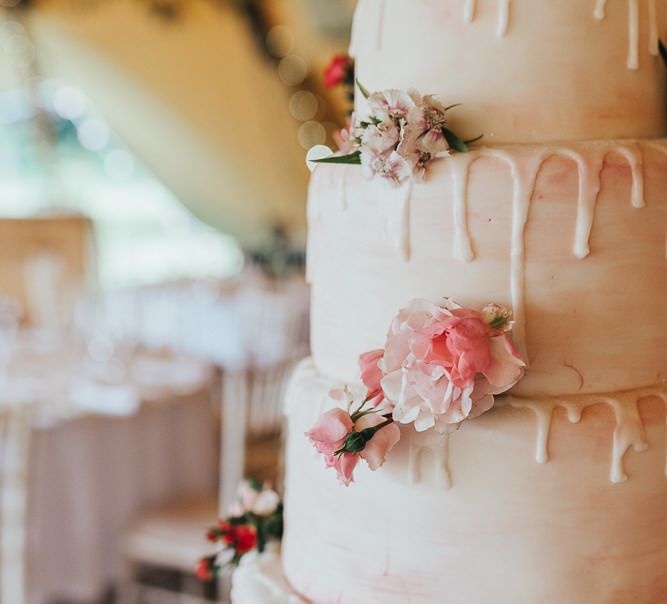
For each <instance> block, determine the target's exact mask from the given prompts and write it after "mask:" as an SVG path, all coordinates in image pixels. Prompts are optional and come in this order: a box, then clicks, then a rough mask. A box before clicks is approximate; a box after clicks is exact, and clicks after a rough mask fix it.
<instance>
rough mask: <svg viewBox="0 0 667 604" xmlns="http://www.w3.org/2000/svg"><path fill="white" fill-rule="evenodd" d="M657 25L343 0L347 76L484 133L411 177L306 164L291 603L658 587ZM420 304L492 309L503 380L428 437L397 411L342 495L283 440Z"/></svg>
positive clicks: (662, 156)
mask: <svg viewBox="0 0 667 604" xmlns="http://www.w3.org/2000/svg"><path fill="white" fill-rule="evenodd" d="M666 25H667V2H664V1H663V0H609V2H605V1H604V0H598V1H597V2H594V0H557V1H552V0H494V1H491V0H486V1H484V2H478V3H476V2H475V1H474V0H360V2H359V4H358V8H357V13H356V18H355V25H354V32H353V41H352V54H353V56H354V57H355V58H356V68H357V77H358V79H359V81H360V82H362V83H363V85H364V87H365V88H367V89H368V90H371V91H375V90H383V89H388V88H396V89H403V90H407V89H409V88H417V89H419V90H420V91H421V92H422V93H424V94H426V93H434V94H438V95H441V96H442V97H444V98H445V99H446V100H447V102H449V103H461V104H462V106H461V107H459V108H457V109H456V111H455V112H452V116H455V119H454V117H453V119H452V126H453V127H455V128H456V129H457V132H461V133H462V134H465V135H469V136H468V138H472V137H474V136H475V135H477V134H479V133H483V134H484V139H483V140H482V141H481V142H480V143H477V144H476V145H474V146H473V147H472V150H471V152H469V153H459V154H453V155H451V156H450V157H446V158H442V159H438V160H436V161H434V162H432V164H431V165H430V166H429V168H428V171H427V174H426V178H425V181H424V182H419V181H416V180H414V179H408V180H407V181H406V182H404V183H402V184H400V186H394V187H389V186H386V185H385V184H384V183H382V182H379V181H378V180H377V179H375V180H370V181H368V180H365V179H364V177H363V175H362V171H361V169H360V168H359V167H357V166H336V165H321V166H319V167H318V168H317V169H316V171H315V174H314V176H313V179H312V184H311V189H310V207H309V228H310V243H309V257H308V262H309V277H310V280H311V283H312V292H313V298H312V317H313V319H312V320H313V325H312V330H313V341H312V345H313V358H312V360H308V361H306V362H304V363H303V364H302V365H301V366H300V368H299V369H298V370H297V373H296V375H295V377H294V380H293V382H292V386H291V389H290V391H289V393H288V400H287V415H288V421H289V437H288V441H287V478H286V501H285V510H286V512H285V513H286V517H285V527H286V530H285V538H284V543H283V549H282V559H283V567H284V571H285V574H286V577H287V579H288V581H289V582H290V584H291V585H292V586H293V587H294V589H295V590H296V591H297V592H298V593H299V594H301V595H302V596H303V598H304V599H305V600H307V601H310V602H314V603H316V604H334V603H335V604H371V603H381V604H408V603H410V604H487V603H490V602H493V603H494V604H537V603H539V604H665V603H666V602H667V479H666V471H667V468H666V456H665V438H666V437H665V403H666V402H667V397H666V395H665V387H664V380H665V378H666V373H665V371H666V369H667V303H666V299H667V273H666V264H665V255H666V241H665V226H666V224H667V220H666V219H667V141H666V140H665V139H664V138H661V137H664V136H665V134H666V127H667V96H666V88H667V72H666V71H665V67H664V65H663V64H662V63H661V61H660V58H659V57H658V40H659V35H660V34H661V33H662V34H665V33H666V29H665V26H666ZM357 97H358V98H357V113H358V114H363V112H364V103H365V102H366V101H365V100H364V98H363V96H362V95H357ZM443 296H450V297H452V298H453V299H455V300H456V301H457V302H459V303H460V304H463V305H465V306H467V307H475V308H481V307H482V306H483V305H484V304H485V303H487V302H491V301H493V302H497V303H501V304H504V305H506V306H508V307H511V308H512V310H513V313H514V319H515V324H514V330H513V333H514V340H515V344H516V346H517V348H518V350H519V351H520V352H521V354H522V355H523V357H524V359H525V360H526V361H527V365H528V367H527V369H526V373H525V377H524V378H523V379H522V380H521V381H520V382H519V383H518V384H517V385H516V386H515V387H514V388H513V389H512V390H511V391H510V392H509V393H508V394H507V395H506V396H503V397H499V398H498V399H497V400H496V404H495V407H494V408H493V409H492V410H491V411H489V412H488V413H486V414H484V415H482V416H481V417H479V418H477V419H474V420H471V421H465V422H463V424H462V425H461V427H460V429H458V430H457V431H455V432H452V433H451V434H440V433H438V432H436V431H434V430H427V431H425V432H421V433H417V432H416V431H415V430H414V428H413V427H412V426H402V427H401V432H402V434H401V436H402V437H401V441H400V443H399V444H398V445H397V447H396V449H395V451H394V452H393V453H392V456H391V458H390V459H389V461H388V462H387V463H386V465H385V466H384V467H383V468H382V469H381V471H377V472H373V473H372V472H369V471H368V470H367V468H365V467H364V468H361V467H360V468H359V469H358V470H357V476H356V482H355V484H354V485H352V486H350V487H347V488H346V487H345V486H343V485H341V484H340V483H339V482H338V481H337V479H336V475H335V473H334V472H331V471H329V470H325V469H324V464H323V461H322V458H321V456H319V455H318V454H317V453H316V452H315V451H314V449H313V447H312V444H311V443H310V442H309V441H308V439H307V438H306V437H305V436H304V432H306V431H308V430H309V429H311V428H312V426H313V425H314V424H315V422H316V420H317V418H318V416H319V415H320V414H321V413H322V412H323V411H325V410H326V409H327V407H328V406H331V405H332V404H333V403H332V401H331V399H330V397H329V396H328V394H327V393H328V392H329V390H330V389H331V388H334V387H340V386H341V385H343V384H346V383H347V384H351V385H354V384H359V369H358V366H357V360H358V356H359V354H360V353H362V352H364V351H367V350H371V349H373V348H378V347H381V346H382V345H383V342H384V338H385V334H386V331H387V326H388V325H389V324H390V322H391V319H392V317H394V316H395V314H396V312H397V311H398V310H399V309H400V308H403V307H405V305H406V304H407V303H408V302H409V301H410V300H411V299H413V298H425V299H428V300H431V301H433V302H437V301H439V300H441V299H442V298H443ZM353 389H354V386H353Z"/></svg>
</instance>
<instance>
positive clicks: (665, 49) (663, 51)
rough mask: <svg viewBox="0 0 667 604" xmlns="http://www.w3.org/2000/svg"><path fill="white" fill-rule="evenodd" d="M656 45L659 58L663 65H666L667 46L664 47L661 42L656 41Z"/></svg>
mask: <svg viewBox="0 0 667 604" xmlns="http://www.w3.org/2000/svg"><path fill="white" fill-rule="evenodd" d="M658 45H659V47H660V56H661V57H662V60H663V61H664V62H665V65H667V46H665V45H664V43H663V41H662V40H658Z"/></svg>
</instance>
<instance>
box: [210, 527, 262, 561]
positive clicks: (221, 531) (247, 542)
mask: <svg viewBox="0 0 667 604" xmlns="http://www.w3.org/2000/svg"><path fill="white" fill-rule="evenodd" d="M206 536H207V538H208V540H209V541H212V542H213V543H216V542H217V541H222V543H224V544H225V545H226V546H227V547H229V548H232V549H233V550H234V553H235V554H236V555H237V556H242V555H243V554H247V553H248V552H249V551H250V550H253V549H255V547H256V546H257V529H256V528H255V527H254V526H252V525H251V524H239V525H234V524H231V523H230V522H228V521H226V520H221V521H220V522H219V523H218V526H217V528H215V529H211V530H209V531H208V533H207V535H206Z"/></svg>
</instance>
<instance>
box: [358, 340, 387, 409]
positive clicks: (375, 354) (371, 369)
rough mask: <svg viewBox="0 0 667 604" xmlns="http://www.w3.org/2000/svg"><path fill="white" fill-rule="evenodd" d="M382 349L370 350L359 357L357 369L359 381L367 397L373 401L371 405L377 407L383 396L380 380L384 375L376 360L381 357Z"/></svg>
mask: <svg viewBox="0 0 667 604" xmlns="http://www.w3.org/2000/svg"><path fill="white" fill-rule="evenodd" d="M383 355H384V350H382V349H378V350H371V351H369V352H366V353H364V354H362V355H361V356H360V357H359V369H360V370H361V381H362V382H363V383H364V386H366V389H367V391H368V396H367V399H368V400H369V401H373V406H374V407H377V406H378V405H379V404H380V403H381V402H382V399H383V398H384V397H383V396H382V387H381V386H380V382H381V381H382V378H383V377H384V373H383V372H382V369H380V367H379V365H378V362H379V361H380V359H382V356H383Z"/></svg>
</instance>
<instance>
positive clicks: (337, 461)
mask: <svg viewBox="0 0 667 604" xmlns="http://www.w3.org/2000/svg"><path fill="white" fill-rule="evenodd" d="M332 398H334V399H335V398H337V397H336V395H335V394H334V396H332ZM355 420H356V421H355ZM390 421H391V420H390ZM382 424H387V420H386V418H385V417H383V416H382V415H380V414H379V413H373V412H371V413H368V412H366V413H362V412H356V413H355V415H354V419H353V416H350V414H349V412H348V411H345V410H343V409H340V408H338V407H335V408H334V409H331V410H329V411H326V412H325V413H323V414H322V415H321V416H320V417H319V419H318V420H317V423H316V424H315V426H314V427H313V428H312V430H310V431H309V432H307V433H306V436H308V438H309V439H310V441H311V442H312V443H313V445H314V446H315V449H316V450H317V451H318V452H319V453H321V454H322V455H323V456H324V459H325V462H326V466H327V467H328V468H334V469H335V470H336V473H337V475H338V478H339V480H340V481H341V482H342V483H343V484H344V485H345V486H349V485H350V483H351V482H352V481H353V480H354V476H353V473H354V469H355V468H356V467H357V464H358V463H359V460H360V459H364V460H365V461H366V463H367V464H368V466H369V467H370V469H371V470H377V469H378V468H379V467H380V466H382V465H383V464H384V462H385V460H386V458H387V455H388V453H389V452H390V451H391V450H392V448H393V447H394V446H395V445H396V443H397V442H398V441H399V439H400V437H401V434H400V430H399V428H398V426H396V425H395V424H393V423H389V424H388V425H382ZM380 426H381V427H380ZM373 429H375V430H373ZM368 430H370V432H367V431H368ZM355 433H356V434H355ZM350 435H354V437H355V438H356V441H355V442H356V443H357V449H356V450H354V451H351V452H342V453H340V452H339V453H338V454H336V452H337V451H340V450H341V449H343V448H344V447H345V446H346V443H347V442H348V436H350ZM362 435H368V436H366V437H365V438H368V440H365V439H363V438H361V437H362Z"/></svg>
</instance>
